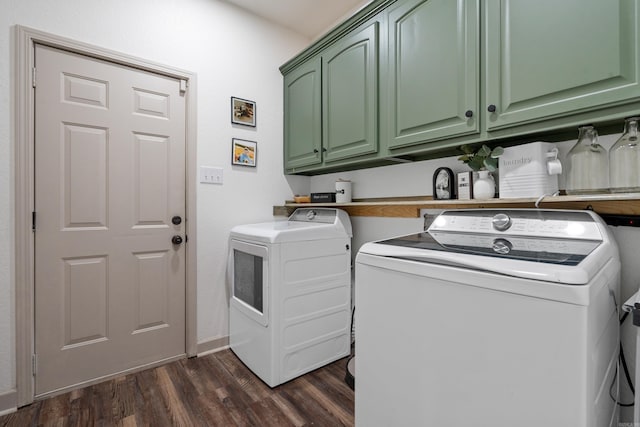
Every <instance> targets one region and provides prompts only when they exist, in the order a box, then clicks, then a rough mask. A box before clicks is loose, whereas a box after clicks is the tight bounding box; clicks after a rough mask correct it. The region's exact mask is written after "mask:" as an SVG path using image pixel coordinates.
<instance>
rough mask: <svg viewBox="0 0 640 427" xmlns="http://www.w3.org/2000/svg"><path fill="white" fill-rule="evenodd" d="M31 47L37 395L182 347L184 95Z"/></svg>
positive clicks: (137, 73)
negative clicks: (33, 73)
mask: <svg viewBox="0 0 640 427" xmlns="http://www.w3.org/2000/svg"><path fill="white" fill-rule="evenodd" d="M35 54H36V56H35V63H36V88H35V94H36V95H35V96H36V100H35V171H36V172H35V175H36V176H35V210H36V214H37V217H36V228H35V230H36V231H35V349H36V354H37V361H38V364H37V369H36V379H35V394H36V395H42V394H47V393H50V392H53V391H56V390H60V389H64V388H67V387H73V386H74V385H78V384H82V383H85V382H90V381H93V380H95V379H98V378H101V377H105V376H109V375H113V374H116V373H119V372H122V371H125V370H128V369H132V368H135V367H140V366H144V365H147V364H151V363H156V362H159V361H162V360H165V359H170V358H174V357H176V356H180V355H182V354H184V353H185V248H184V246H185V245H184V243H182V244H173V243H172V237H173V236H181V238H182V239H184V238H185V236H184V231H183V230H185V229H186V228H185V223H184V216H185V97H184V93H183V92H181V82H180V81H179V80H178V79H174V78H170V77H166V76H162V75H157V74H153V73H150V72H146V71H141V70H137V69H134V68H130V67H126V66H123V65H118V64H114V63H110V62H106V61H102V60H98V59H93V58H90V57H86V56H82V55H79V54H75V53H70V52H66V51H63V50H59V49H55V48H51V47H46V46H42V45H37V46H36V53H35ZM174 216H178V217H180V218H181V219H182V222H181V223H180V224H177V225H174V224H173V223H172V218H173V217H174Z"/></svg>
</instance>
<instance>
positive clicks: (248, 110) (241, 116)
mask: <svg viewBox="0 0 640 427" xmlns="http://www.w3.org/2000/svg"><path fill="white" fill-rule="evenodd" d="M231 123H233V124H236V125H243V126H252V127H256V103H255V102H253V101H249V100H248V99H241V98H236V97H234V96H232V97H231Z"/></svg>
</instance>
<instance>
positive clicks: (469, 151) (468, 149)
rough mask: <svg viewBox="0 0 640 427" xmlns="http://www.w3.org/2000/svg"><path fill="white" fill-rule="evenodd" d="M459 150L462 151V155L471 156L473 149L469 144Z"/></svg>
mask: <svg viewBox="0 0 640 427" xmlns="http://www.w3.org/2000/svg"><path fill="white" fill-rule="evenodd" d="M460 150H462V152H463V153H464V154H473V147H472V146H471V145H469V144H464V145H463V146H462V147H460Z"/></svg>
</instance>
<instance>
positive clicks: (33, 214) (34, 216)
mask: <svg viewBox="0 0 640 427" xmlns="http://www.w3.org/2000/svg"><path fill="white" fill-rule="evenodd" d="M31 231H36V212H35V211H33V212H31Z"/></svg>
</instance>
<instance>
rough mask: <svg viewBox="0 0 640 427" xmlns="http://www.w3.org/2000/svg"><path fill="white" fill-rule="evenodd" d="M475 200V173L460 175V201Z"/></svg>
mask: <svg viewBox="0 0 640 427" xmlns="http://www.w3.org/2000/svg"><path fill="white" fill-rule="evenodd" d="M470 199H473V172H471V171H468V172H459V173H458V200H470Z"/></svg>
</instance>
